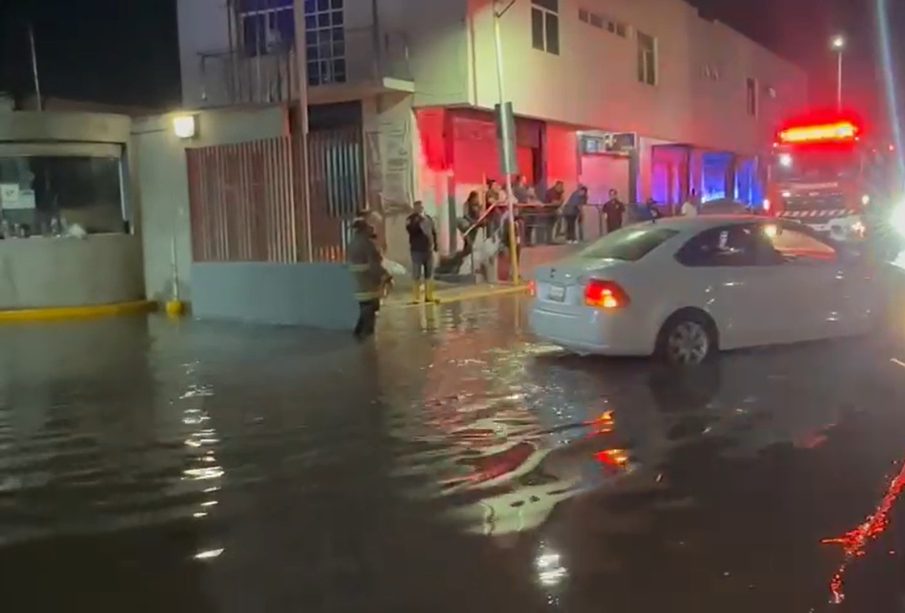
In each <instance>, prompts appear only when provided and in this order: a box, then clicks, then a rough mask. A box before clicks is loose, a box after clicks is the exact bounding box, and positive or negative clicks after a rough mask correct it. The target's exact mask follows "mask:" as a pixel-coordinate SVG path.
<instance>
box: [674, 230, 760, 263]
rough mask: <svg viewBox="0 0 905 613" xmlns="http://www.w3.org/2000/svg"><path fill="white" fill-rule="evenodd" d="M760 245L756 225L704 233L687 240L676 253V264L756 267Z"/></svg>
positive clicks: (758, 231)
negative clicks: (677, 262)
mask: <svg viewBox="0 0 905 613" xmlns="http://www.w3.org/2000/svg"><path fill="white" fill-rule="evenodd" d="M763 245H764V238H763V233H762V232H761V231H760V228H759V226H757V225H756V224H750V225H736V226H726V227H723V228H714V229H712V230H706V231H704V232H702V233H700V234H698V235H697V236H696V237H694V238H693V239H691V240H690V241H688V242H687V243H686V244H685V246H684V247H682V248H681V249H680V250H679V252H678V253H677V254H676V259H677V260H678V261H679V263H680V264H682V265H684V266H691V267H695V268H697V267H724V266H756V265H757V264H758V257H757V254H758V251H760V250H761V247H762V246H763Z"/></svg>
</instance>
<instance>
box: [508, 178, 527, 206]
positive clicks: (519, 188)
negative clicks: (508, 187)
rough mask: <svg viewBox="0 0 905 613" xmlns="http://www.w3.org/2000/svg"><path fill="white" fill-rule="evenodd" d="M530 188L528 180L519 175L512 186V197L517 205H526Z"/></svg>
mask: <svg viewBox="0 0 905 613" xmlns="http://www.w3.org/2000/svg"><path fill="white" fill-rule="evenodd" d="M530 191H531V186H530V185H528V179H527V177H525V175H519V176H518V177H516V179H515V183H514V184H513V185H512V197H513V198H515V202H516V203H517V204H528V201H529V199H530V196H529V192H530Z"/></svg>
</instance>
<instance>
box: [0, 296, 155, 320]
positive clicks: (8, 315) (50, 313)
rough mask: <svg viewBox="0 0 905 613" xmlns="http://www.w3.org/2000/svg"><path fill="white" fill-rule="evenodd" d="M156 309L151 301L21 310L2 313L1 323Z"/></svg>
mask: <svg viewBox="0 0 905 613" xmlns="http://www.w3.org/2000/svg"><path fill="white" fill-rule="evenodd" d="M156 308H157V303H156V302H152V301H150V300H136V301H135V302H119V303H116V304H98V305H93V306H80V307H54V308H47V309H19V310H14V311H0V323H15V322H28V321H49V320H58V319H93V318H97V317H112V316H115V315H133V314H137V313H149V312H151V311H153V310H155V309H156Z"/></svg>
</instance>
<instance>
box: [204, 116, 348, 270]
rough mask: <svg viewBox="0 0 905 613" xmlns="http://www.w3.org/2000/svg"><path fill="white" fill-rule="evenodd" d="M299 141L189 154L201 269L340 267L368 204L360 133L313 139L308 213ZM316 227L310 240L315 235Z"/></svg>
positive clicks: (320, 134) (328, 133)
mask: <svg viewBox="0 0 905 613" xmlns="http://www.w3.org/2000/svg"><path fill="white" fill-rule="evenodd" d="M298 147H299V140H298V139H297V138H293V137H280V138H274V139H267V140H261V141H254V142H247V143H239V144H234V145H217V146H213V147H202V148H197V149H187V150H186V159H187V163H188V178H189V206H190V211H191V225H192V227H191V234H192V252H193V258H194V260H195V261H196V262H242V261H245V262H302V261H307V260H308V259H309V257H308V254H309V250H308V244H307V237H308V236H310V237H311V240H312V244H311V254H312V255H311V259H313V260H314V261H337V260H341V259H343V258H344V257H345V244H346V240H345V239H346V236H347V235H348V232H347V228H348V225H349V223H350V222H351V220H352V219H353V218H354V216H355V212H356V210H357V209H358V207H359V206H361V205H362V204H363V203H364V159H363V158H364V154H363V147H362V136H361V131H360V130H359V129H357V128H349V129H340V130H329V131H324V132H314V133H312V134H311V135H310V139H309V144H308V153H309V158H308V159H309V196H310V197H309V199H308V206H307V207H306V206H305V205H304V199H303V198H300V197H299V196H300V194H301V193H302V192H301V190H302V189H303V184H302V182H301V172H300V167H301V164H300V161H301V160H300V156H299V150H298ZM309 223H310V232H309Z"/></svg>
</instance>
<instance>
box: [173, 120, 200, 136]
mask: <svg viewBox="0 0 905 613" xmlns="http://www.w3.org/2000/svg"><path fill="white" fill-rule="evenodd" d="M173 133H174V134H175V135H176V136H177V137H178V138H182V139H189V138H195V136H196V135H197V134H198V116H197V115H176V116H175V117H173Z"/></svg>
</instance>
